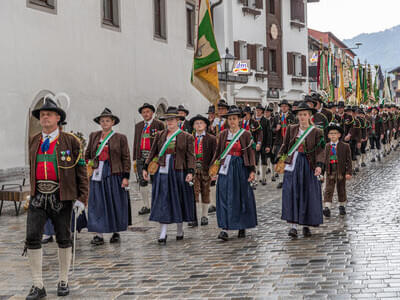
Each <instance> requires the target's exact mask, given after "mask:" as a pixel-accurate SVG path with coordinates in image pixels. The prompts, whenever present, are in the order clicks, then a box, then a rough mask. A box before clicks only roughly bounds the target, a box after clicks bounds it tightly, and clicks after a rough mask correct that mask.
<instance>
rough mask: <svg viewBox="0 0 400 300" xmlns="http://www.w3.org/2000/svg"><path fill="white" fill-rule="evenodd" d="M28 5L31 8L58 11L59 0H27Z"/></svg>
mask: <svg viewBox="0 0 400 300" xmlns="http://www.w3.org/2000/svg"><path fill="white" fill-rule="evenodd" d="M26 5H27V7H29V8H35V9H39V10H42V11H46V12H51V13H57V0H27V1H26Z"/></svg>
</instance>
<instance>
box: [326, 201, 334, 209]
mask: <svg viewBox="0 0 400 300" xmlns="http://www.w3.org/2000/svg"><path fill="white" fill-rule="evenodd" d="M324 207H327V208H329V209H331V207H332V202H324Z"/></svg>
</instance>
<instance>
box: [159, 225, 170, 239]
mask: <svg viewBox="0 0 400 300" xmlns="http://www.w3.org/2000/svg"><path fill="white" fill-rule="evenodd" d="M167 229H168V225H167V224H161V223H160V239H165V237H166V236H167Z"/></svg>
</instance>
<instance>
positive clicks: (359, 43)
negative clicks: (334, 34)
mask: <svg viewBox="0 0 400 300" xmlns="http://www.w3.org/2000/svg"><path fill="white" fill-rule="evenodd" d="M362 44H363V43H361V42H357V43H356V47H352V48H340V49H341V50H354V49H359V48H360V46H362Z"/></svg>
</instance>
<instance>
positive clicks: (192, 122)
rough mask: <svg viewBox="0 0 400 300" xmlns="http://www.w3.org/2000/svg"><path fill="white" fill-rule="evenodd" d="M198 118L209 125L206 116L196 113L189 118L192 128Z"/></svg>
mask: <svg viewBox="0 0 400 300" xmlns="http://www.w3.org/2000/svg"><path fill="white" fill-rule="evenodd" d="M198 120H201V121H204V122H205V123H206V124H207V127H208V126H210V120H208V119H207V118H206V117H203V116H202V115H196V116H194V117H193V118H191V119H190V127H192V128H193V124H194V122H196V121H198Z"/></svg>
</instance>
